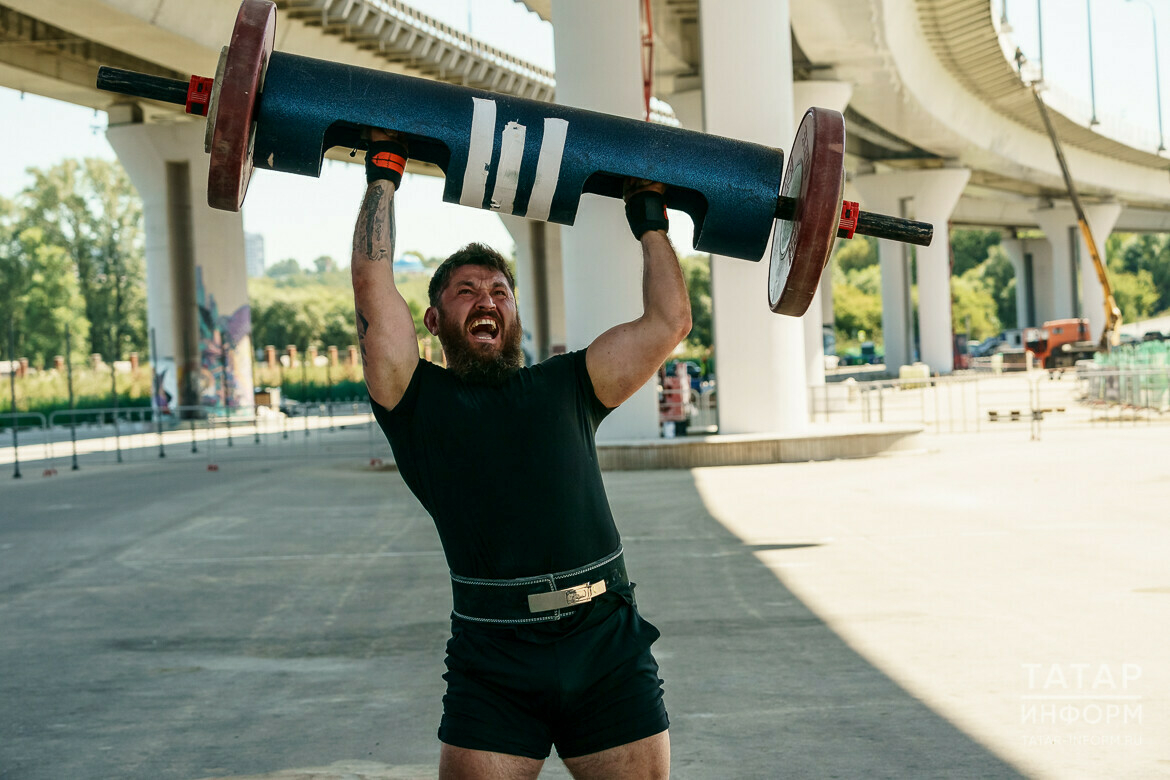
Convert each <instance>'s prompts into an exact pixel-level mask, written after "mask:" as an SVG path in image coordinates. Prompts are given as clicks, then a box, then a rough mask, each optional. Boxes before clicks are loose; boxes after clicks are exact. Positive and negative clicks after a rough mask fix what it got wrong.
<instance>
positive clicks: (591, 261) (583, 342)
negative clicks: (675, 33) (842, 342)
mask: <svg viewBox="0 0 1170 780" xmlns="http://www.w3.org/2000/svg"><path fill="white" fill-rule="evenodd" d="M639 6H640V4H639V3H636V2H633V0H594V2H589V3H582V2H579V1H577V0H552V22H553V30H554V35H555V36H556V39H555V44H556V45H555V50H556V72H557V96H556V97H557V102H558V103H563V104H565V105H570V106H578V107H581V108H588V109H592V110H596V111H604V112H605V113H608V114H614V115H617V116H624V117H631V118H639V117H642V116H643V115H644V108H643V95H642V61H641V37H640V23H639V19H638V9H639ZM560 233H561V246H562V252H563V255H564V295H565V335H566V346H567V347H568V349H570V350H574V349H582V348H584V347H587V346H588V345H589V344H590V342H592V341H593V340H594V339H595V338H597V336H599V335H600V334H601V333H602V332H604V331H606V330H608V329H609V328H611V327H613V326H614V325H617V324H618V323H621V322H628V321H630V320H632V319H634V318H636V317H638V316H640V315H641V313H642V262H641V257H642V250H641V247H640V246H639V244H638V242H637V241H635V240H634V237H633V236H632V235H631V234H630V228H629V225H627V224H626V217H625V211H624V209H623V206H622V203H621V201H618V200H615V199H613V198H600V197H597V196H593V195H585V196H583V197H582V198H581V205H580V208H579V209H578V212H577V220H576V224H575V225H574V226H573V227H562V228H561V231H560ZM761 289H763V288H761ZM658 435H659V432H658V393H657V390H656V387H655V383H654V382H653V380H651V381H650V382H647V384H646V385H645V386H644V387H642V389H641V390H639V391H638V392H637V393H635V394H634V395H633V397H631V398H630V399H629V400H627V401H626V402H625V403H624V404H622V405H621V406H620V407H619V408H618V409H617V411H615V412H614V413H612V414H611V415H610V416H609V418H608V419H607V420H606V421H605V423H604V424H603V425H602V427H601V429H600V430H599V431H598V439H599V440H603V441H613V440H619V439H653V438H657V437H658Z"/></svg>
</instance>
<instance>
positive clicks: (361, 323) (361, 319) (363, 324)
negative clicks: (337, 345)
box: [355, 307, 370, 366]
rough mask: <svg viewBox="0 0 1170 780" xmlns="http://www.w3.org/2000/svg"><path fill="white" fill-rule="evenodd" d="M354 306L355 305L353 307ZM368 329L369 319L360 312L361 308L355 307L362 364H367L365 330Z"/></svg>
mask: <svg viewBox="0 0 1170 780" xmlns="http://www.w3.org/2000/svg"><path fill="white" fill-rule="evenodd" d="M355 308H356V307H355ZM369 329H370V321H369V320H367V319H366V315H364V314H362V310H361V309H357V333H358V347H359V348H360V349H361V352H362V365H363V366H365V365H369V359H368V358H367V357H366V331H368V330H369Z"/></svg>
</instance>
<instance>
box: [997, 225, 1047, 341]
mask: <svg viewBox="0 0 1170 780" xmlns="http://www.w3.org/2000/svg"><path fill="white" fill-rule="evenodd" d="M1028 243H1029V242H1028V241H1026V240H1023V239H1019V238H1005V239H1003V240H1002V241H1000V242H999V244H1000V246H1002V247H1003V251H1004V254H1006V255H1007V256H1008V260H1010V261H1011V263H1012V270H1013V271H1014V272H1015V274H1016V325H1017V327H1020V328H1028V327H1032V326H1035V325H1037V324H1038V323H1036V322H1033V320H1034V319H1035V318H1034V317H1030V316H1029V313H1028V299H1029V298H1030V297H1031V296H1033V295H1034V293H1035V287H1034V285H1035V279H1033V280H1032V284H1031V285H1029V284H1028V273H1027V265H1028V260H1027V259H1026V258H1025V255H1028V254H1030V253H1029V252H1028V251H1027V249H1026V245H1027V244H1028ZM1031 243H1033V244H1035V243H1037V242H1035V241H1033V242H1031ZM1033 268H1034V261H1033Z"/></svg>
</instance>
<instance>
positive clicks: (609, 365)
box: [351, 130, 691, 780]
mask: <svg viewBox="0 0 1170 780" xmlns="http://www.w3.org/2000/svg"><path fill="white" fill-rule="evenodd" d="M370 138H371V143H370V148H369V150H368V151H367V153H366V173H367V180H368V182H369V185H368V187H367V190H366V196H365V200H364V202H363V204H362V207H361V211H360V213H359V214H358V219H357V224H356V227H355V230H354V242H353V257H352V262H351V269H352V273H353V288H354V298H355V303H356V309H357V328H358V337H359V342H360V344H361V350H362V356H363V360H364V363H365V378H366V386H367V388H368V390H369V393H370V399H371V403H372V405H373V409H374V414H375V416H376V417H377V420H378V423H379V424H380V425H381V426H382V430H383V431H384V432H385V433H386V436H387V438H388V439H389V441H390V445H391V448H392V449H393V451H394V457H395V462H396V464H397V466H398V470H399V473H400V474H401V475H402V478H403V480H404V481H405V482H406V484H407V486H408V487H410V489H411V491H412V492H413V493H414V494H415V496H416V497H417V498H418V499H419V501H420V502H421V503H422V505H423V507H424V508H425V509H426V510H427V512H429V513H430V515H431V517H432V518H433V519H434V521H435V525H436V527H437V529H438V532H439V537H440V539H441V541H442V544H443V551H444V554H445V555H446V559H447V564H448V567H449V568H450V572H451V586H452V595H453V602H454V609H453V610H452V616H451V639H450V640H449V641H448V643H447V659H446V664H447V673H446V674H444V675H443V678H444V679H445V680H446V681H447V693H446V695H445V696H444V697H443V716H442V720H441V722H440V726H439V740H440V741H441V743H442V746H441V752H440V759H439V776H440V777H441V778H444V780H446V779H447V778H476V780H483V779H484V778H534V777H536V776H537V775H538V774H539V773H540V769H541V767H542V766H543V763H544V761H545V759H546V758H547V757H548V756H549V753H550V749H551V747H552V746H553V745H555V746H556V748H557V752H558V754H559V755H560V757H561V759H562V760H563V761H564V763H565V765H566V767H567V768H568V769H569V771H570V773H571V774H572V775H573V776H574V777H575V778H579V779H580V778H607V779H612V778H662V777H667V776H668V774H669V769H670V740H669V736H668V732H667V728H668V725H669V721H668V719H667V715H666V709H665V707H664V705H663V703H662V687H661V686H662V680H660V679H659V678H658V664H657V663H656V662H655V660H654V657H653V655H652V654H651V652H650V646H651V644H652V643H653V642H654V641H655V640H656V639H657V638H658V636H659V633H658V630H657V629H656V628H654V626H652V625H651V624H650V623H648V622H647V621H646V620H644V619H643V618H642V617H641V616H640V615H639V614H638V611H637V607H636V604H635V601H634V595H633V588H634V586H633V583H631V582H630V581H629V579H628V576H627V574H626V569H625V563H624V559H623V556H622V546H621V538H620V536H619V534H618V531H617V527H616V525H615V524H614V519H613V515H612V514H611V512H610V507H609V502H608V499H607V498H606V495H605V488H604V485H603V484H602V479H601V470H600V468H599V466H598V461H597V450H596V444H595V441H594V436H595V434H596V431H597V428H598V426H599V425H600V424H601V422H602V420H604V419H605V417H606V415H608V414H609V413H610V412H611V411H612V410H613V409H614V408H616V407H617V406H618V405H619V404H621V403H622V402H623V401H625V400H626V399H627V398H629V397H630V396H631V395H633V394H634V392H635V391H636V390H637V389H638V388H640V387H641V386H642V385H644V384H645V383H646V382H647V381H648V380H649V379H650V378H651V377H653V376H654V375H655V372H656V371H657V369H658V367H659V366H661V365H662V363H663V361H664V360H665V359H666V358H667V357H668V356H669V354H670V353H671V351H672V350H673V349H674V348H675V347H676V346H677V345H678V343H679V341H681V340H682V339H683V338H685V336H686V334H687V333H688V332H689V331H690V326H691V314H690V303H689V300H688V297H687V291H686V286H685V283H684V281H683V276H682V271H681V269H680V268H679V264H678V257H677V256H676V255H675V252H674V249H673V247H671V245H670V241H669V239H668V238H667V234H666V228H667V222H666V214H665V209H664V205H663V193H664V192H665V187H663V186H662V185H661V184H655V183H653V182H646V181H640V180H630V181H628V182H627V184H626V193H627V194H626V202H627V208H626V213H627V217H628V218H629V221H630V226H631V229H632V230H633V232H634V234H635V236H636V237H637V238H638V240H639V241H640V242H641V245H642V258H643V278H642V288H643V302H644V311H643V312H642V314H641V316H639V317H638V318H637V319H634V320H632V321H630V322H626V323H623V324H620V325H616V326H615V327H613V328H611V329H610V330H608V331H606V332H605V333H603V334H601V335H600V336H598V337H597V339H596V340H594V341H593V343H592V344H590V345H589V346H588V348H586V349H584V350H580V351H577V352H571V353H569V354H565V355H557V356H554V357H551V358H549V359H548V360H545V361H543V362H541V363H538V364H536V365H533V366H525V365H524V361H523V356H522V352H521V349H520V340H521V333H522V329H521V326H520V318H519V316H518V313H517V310H516V298H515V281H514V279H513V278H512V273H511V271H510V270H509V268H508V265H507V263H506V262H505V261H504V259H503V258H502V257H501V256H500V255H499V254H497V253H496V252H494V251H493V250H491V249H489V248H488V247H485V246H483V245H481V244H471V245H469V246H467V247H465V248H463V249H461V250H460V251H459V252H456V253H455V254H454V255H452V256H451V257H449V258H448V259H447V260H446V261H444V262H443V264H442V265H441V266H440V267H439V268H438V270H437V271H436V272H435V275H434V277H433V279H432V280H431V283H430V289H429V298H430V300H429V304H430V305H429V308H428V309H427V311H426V313H425V315H424V323H425V325H426V327H427V329H428V330H429V331H430V332H431V333H433V334H435V335H437V336H438V337H439V340H440V342H441V343H442V345H443V351H444V354H445V355H446V359H447V367H446V368H441V367H439V366H437V365H434V364H432V363H429V362H426V361H423V360H421V359H420V358H419V350H418V343H417V341H416V339H415V329H414V323H413V321H412V320H411V315H410V310H409V308H408V307H407V305H406V301H405V300H404V299H403V298H402V295H401V294H400V293H399V291H398V290H397V288H396V287H395V286H394V272H393V268H392V266H391V258H392V257H393V252H394V246H393V245H394V218H393V214H394V211H393V197H394V194H395V191H396V189H397V188H398V187H399V186H400V184H401V180H402V179H401V174H402V171H403V168H404V166H405V164H406V158H407V153H408V149H407V147H406V144H405V139H403V138H401V137H398V136H396V135H392V134H389V133H386V132H384V131H380V130H372V131H371V134H370ZM504 467H506V468H504ZM508 475H518V476H519V478H521V479H523V480H525V483H524V485H523V489H521V486H520V485H519V484H517V482H516V481H514V480H510V479H508V478H507V476H508Z"/></svg>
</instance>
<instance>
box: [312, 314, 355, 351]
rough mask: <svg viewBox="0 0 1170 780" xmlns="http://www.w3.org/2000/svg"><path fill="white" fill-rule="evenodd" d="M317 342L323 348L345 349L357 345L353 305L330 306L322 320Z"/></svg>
mask: <svg viewBox="0 0 1170 780" xmlns="http://www.w3.org/2000/svg"><path fill="white" fill-rule="evenodd" d="M323 320H324V321H323V323H322V327H321V333H320V336H319V341H320V342H321V346H323V347H346V346H348V345H350V344H357V329H356V326H355V324H354V311H353V305H352V304H350V305H346V304H341V305H335V306H332V307H331V308H330V309H329V310H328V311H327V312H325V316H324V318H323Z"/></svg>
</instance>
